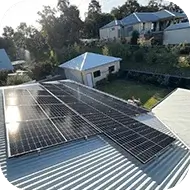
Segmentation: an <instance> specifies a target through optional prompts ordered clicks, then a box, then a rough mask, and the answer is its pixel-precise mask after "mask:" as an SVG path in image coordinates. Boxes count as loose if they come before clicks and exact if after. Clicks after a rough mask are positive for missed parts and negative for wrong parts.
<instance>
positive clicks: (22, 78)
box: [7, 75, 31, 85]
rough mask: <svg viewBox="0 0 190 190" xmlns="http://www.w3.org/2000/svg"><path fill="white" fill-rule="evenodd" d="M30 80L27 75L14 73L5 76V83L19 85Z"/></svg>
mask: <svg viewBox="0 0 190 190" xmlns="http://www.w3.org/2000/svg"><path fill="white" fill-rule="evenodd" d="M29 81H31V78H30V77H29V76H28V75H14V76H9V77H8V78H7V85H19V84H23V83H26V82H29Z"/></svg>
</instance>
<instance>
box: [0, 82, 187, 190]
mask: <svg viewBox="0 0 190 190" xmlns="http://www.w3.org/2000/svg"><path fill="white" fill-rule="evenodd" d="M2 100H4V101H2ZM0 108H1V109H0V121H1V122H0V158H1V159H0V165H1V169H2V172H3V174H4V176H5V177H6V178H7V180H8V181H9V182H10V183H11V184H12V185H14V186H16V187H17V188H20V189H29V190H30V189H38V190H41V189H73V190H74V189H77V190H79V189H152V190H155V189H169V188H172V187H174V186H178V188H179V189H183V188H180V185H181V184H179V183H180V182H181V181H182V180H183V179H184V178H185V177H186V174H187V173H188V169H189V165H190V152H189V149H188V148H187V147H186V146H185V145H184V144H183V143H182V142H181V141H180V140H179V139H178V138H177V136H175V135H174V134H173V133H172V132H171V131H170V130H169V129H168V128H167V127H166V126H165V125H164V124H163V123H162V122H160V121H159V120H158V119H157V117H156V116H154V115H153V113H152V112H150V111H148V110H145V109H143V108H140V107H136V106H133V105H130V104H128V103H127V102H126V101H124V100H122V99H119V98H117V97H114V96H111V95H109V94H106V93H103V92H101V91H98V90H96V89H93V88H90V87H87V86H84V85H82V84H79V83H77V82H74V81H70V80H66V81H65V80H63V81H52V82H47V83H34V84H27V85H19V86H12V87H1V88H0ZM4 113H5V114H4ZM13 113H14V114H13ZM167 113H168V112H167ZM156 142H157V143H156ZM127 147H128V148H127ZM141 159H143V160H144V162H142V160H141ZM7 189H8V188H7Z"/></svg>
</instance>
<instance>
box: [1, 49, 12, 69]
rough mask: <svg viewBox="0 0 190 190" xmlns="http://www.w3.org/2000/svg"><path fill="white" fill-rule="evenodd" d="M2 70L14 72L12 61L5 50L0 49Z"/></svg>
mask: <svg viewBox="0 0 190 190" xmlns="http://www.w3.org/2000/svg"><path fill="white" fill-rule="evenodd" d="M0 70H13V66H12V64H11V61H10V59H9V57H8V55H7V53H6V51H5V50H4V49H0Z"/></svg>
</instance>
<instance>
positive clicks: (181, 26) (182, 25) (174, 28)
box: [165, 22, 190, 31]
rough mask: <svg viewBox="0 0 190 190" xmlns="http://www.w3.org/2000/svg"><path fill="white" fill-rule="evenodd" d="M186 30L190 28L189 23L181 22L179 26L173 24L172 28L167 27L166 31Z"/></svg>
mask: <svg viewBox="0 0 190 190" xmlns="http://www.w3.org/2000/svg"><path fill="white" fill-rule="evenodd" d="M185 28H190V24H189V22H181V23H179V24H172V25H171V26H169V27H167V28H166V29H165V31H170V30H180V29H185Z"/></svg>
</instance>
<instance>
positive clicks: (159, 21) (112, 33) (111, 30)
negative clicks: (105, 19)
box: [100, 10, 186, 40]
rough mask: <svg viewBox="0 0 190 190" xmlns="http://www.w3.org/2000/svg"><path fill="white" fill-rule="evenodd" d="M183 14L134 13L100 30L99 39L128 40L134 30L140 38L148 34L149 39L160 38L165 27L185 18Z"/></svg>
mask: <svg viewBox="0 0 190 190" xmlns="http://www.w3.org/2000/svg"><path fill="white" fill-rule="evenodd" d="M185 17H186V16H185V14H183V13H177V12H171V11H168V10H161V11H158V12H135V13H132V14H131V15H129V16H127V17H125V18H123V19H122V20H116V21H112V22H111V23H109V24H107V25H105V26H103V27H102V28H100V39H101V40H105V39H106V40H107V39H111V40H113V39H120V38H126V39H127V40H130V38H131V34H132V32H133V31H134V30H136V31H138V32H139V34H140V35H141V36H144V35H145V34H149V35H150V37H152V36H153V37H155V38H160V37H162V34H163V31H164V29H165V28H166V27H168V26H170V25H171V24H173V23H179V22H181V21H182V20H183V19H184V18H185Z"/></svg>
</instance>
